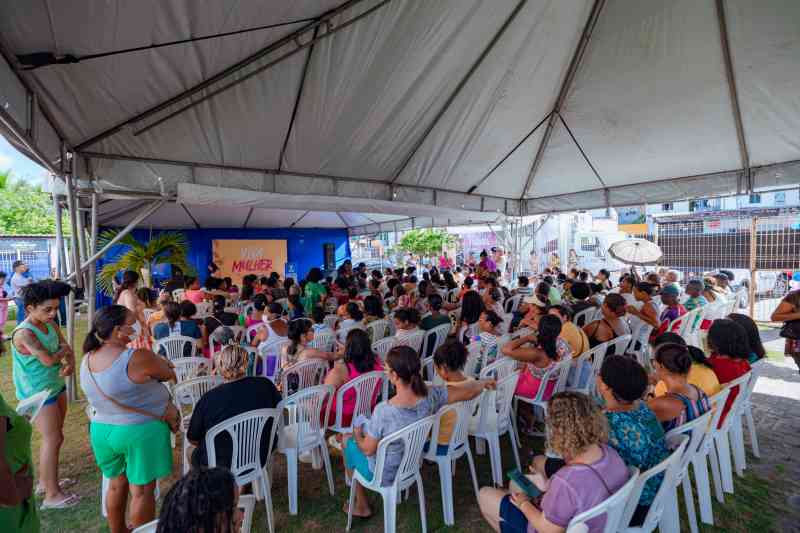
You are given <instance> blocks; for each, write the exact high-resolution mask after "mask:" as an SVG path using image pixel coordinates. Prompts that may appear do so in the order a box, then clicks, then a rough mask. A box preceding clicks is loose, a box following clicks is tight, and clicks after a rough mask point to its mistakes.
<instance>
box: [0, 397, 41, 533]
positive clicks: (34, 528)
mask: <svg viewBox="0 0 800 533" xmlns="http://www.w3.org/2000/svg"><path fill="white" fill-rule="evenodd" d="M0 531H16V532H19V533H39V515H38V514H37V512H36V501H35V500H34V497H33V458H32V457H31V424H30V422H28V421H27V420H26V419H25V417H22V416H20V415H18V414H17V413H16V412H15V411H14V410H13V409H12V408H11V407H9V405H8V404H7V403H6V402H5V400H4V399H3V396H1V395H0Z"/></svg>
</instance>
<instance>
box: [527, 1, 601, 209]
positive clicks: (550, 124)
mask: <svg viewBox="0 0 800 533" xmlns="http://www.w3.org/2000/svg"><path fill="white" fill-rule="evenodd" d="M605 4H606V0H595V1H594V5H592V10H591V12H590V13H589V18H588V19H587V20H586V25H585V26H584V28H583V33H582V34H581V38H580V41H578V46H577V47H576V48H575V52H574V53H573V54H572V59H571V60H570V62H569V67H568V68H567V72H566V74H565V75H564V80H563V81H562V82H561V88H560V89H559V90H558V95H557V96H556V101H555V104H554V105H553V112H552V113H551V114H550V118H549V119H548V120H547V127H546V128H545V130H544V135H543V136H542V141H541V142H540V143H539V148H538V149H537V150H536V156H535V157H534V158H533V163H531V170H530V172H528V178H527V179H526V180H525V187H523V188H522V195H521V196H520V198H519V199H520V200H524V199H525V197H526V196H528V191H530V189H531V186H533V180H534V178H535V176H536V172H537V171H538V170H539V166H540V165H541V164H542V159H544V152H545V150H547V145H548V144H549V143H550V137H552V136H553V130H554V129H555V126H556V120H557V119H558V115H559V114H560V113H561V108H562V107H564V102H566V100H567V96H568V95H569V91H570V89H571V88H572V82H573V81H574V80H575V75H576V74H577V73H578V68H579V67H580V65H581V61H582V59H583V56H584V54H585V52H586V48H587V47H588V45H589V39H590V38H591V36H592V32H593V31H594V28H595V26H596V25H597V20H598V19H599V18H600V12H601V11H602V10H603V7H604V6H605Z"/></svg>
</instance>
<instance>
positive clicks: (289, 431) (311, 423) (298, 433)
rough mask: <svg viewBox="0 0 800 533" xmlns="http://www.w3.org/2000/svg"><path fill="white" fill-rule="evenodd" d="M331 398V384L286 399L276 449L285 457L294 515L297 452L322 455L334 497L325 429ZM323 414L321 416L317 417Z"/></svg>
mask: <svg viewBox="0 0 800 533" xmlns="http://www.w3.org/2000/svg"><path fill="white" fill-rule="evenodd" d="M331 398H333V385H316V386H313V387H305V388H303V389H301V390H299V391H298V392H296V393H294V394H292V395H291V396H289V397H288V398H286V399H285V400H284V401H283V403H284V409H285V410H286V413H287V419H286V421H285V424H284V426H283V428H282V431H281V432H280V434H279V435H278V451H279V452H280V453H282V454H283V455H285V456H286V477H287V478H288V481H289V514H291V515H296V514H297V461H298V458H299V456H300V454H303V453H312V454H313V455H314V457H316V456H317V455H319V454H321V456H322V462H323V464H324V465H325V474H326V475H327V476H328V490H329V491H330V493H331V496H333V472H332V471H331V458H330V455H329V453H328V445H327V443H326V442H325V430H326V429H327V426H328V411H329V410H330V403H331ZM320 414H322V416H320Z"/></svg>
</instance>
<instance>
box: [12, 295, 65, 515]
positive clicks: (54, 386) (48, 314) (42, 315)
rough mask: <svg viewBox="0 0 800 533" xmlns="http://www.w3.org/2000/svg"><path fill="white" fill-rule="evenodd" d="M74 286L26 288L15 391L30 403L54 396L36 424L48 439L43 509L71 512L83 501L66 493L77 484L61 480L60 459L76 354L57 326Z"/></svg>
mask: <svg viewBox="0 0 800 533" xmlns="http://www.w3.org/2000/svg"><path fill="white" fill-rule="evenodd" d="M69 291H70V288H69V285H67V284H66V283H61V282H59V281H51V280H44V281H39V282H36V283H31V284H30V285H28V286H26V287H25V288H24V289H23V290H22V300H23V304H24V306H25V313H26V316H25V320H24V321H23V322H22V323H21V324H19V325H18V326H17V327H16V328H15V329H14V331H13V333H11V353H12V356H13V374H14V387H15V388H16V393H17V399H18V400H26V399H28V398H30V397H31V396H33V395H34V394H37V393H40V392H42V391H48V392H49V396H48V398H47V401H46V402H45V405H44V407H42V409H41V411H40V412H39V414H38V416H37V417H36V419H35V421H34V425H35V426H36V429H37V430H38V431H39V433H40V434H41V435H42V444H41V447H40V449H39V481H40V483H41V488H37V492H40V491H43V492H44V500H43V501H42V509H65V508H67V507H72V506H74V505H77V504H78V497H77V496H76V495H74V494H65V493H64V492H63V489H64V488H65V487H66V486H68V485H70V484H73V482H72V481H71V480H66V479H64V480H61V482H59V478H58V458H59V454H60V452H61V445H62V444H63V442H64V431H63V430H64V418H65V417H66V416H67V398H66V394H65V392H66V385H65V383H64V377H65V376H70V375H72V372H73V371H74V367H75V355H74V354H73V353H72V348H70V346H69V345H68V344H67V341H66V340H64V336H63V335H62V334H61V330H60V329H59V327H58V324H57V323H56V320H55V318H56V313H57V312H58V302H59V299H60V298H63V297H64V296H66V295H68V294H69Z"/></svg>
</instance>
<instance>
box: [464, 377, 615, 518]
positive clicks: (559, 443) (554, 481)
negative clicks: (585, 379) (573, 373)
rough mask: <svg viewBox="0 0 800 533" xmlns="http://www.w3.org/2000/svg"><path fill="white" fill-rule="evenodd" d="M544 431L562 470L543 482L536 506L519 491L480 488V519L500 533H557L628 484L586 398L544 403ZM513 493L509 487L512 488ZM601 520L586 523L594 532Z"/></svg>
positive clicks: (568, 395) (573, 395) (570, 395)
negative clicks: (546, 413) (545, 404)
mask: <svg viewBox="0 0 800 533" xmlns="http://www.w3.org/2000/svg"><path fill="white" fill-rule="evenodd" d="M547 432H548V435H549V447H550V450H551V451H553V452H555V453H556V454H558V455H560V456H561V457H563V458H564V460H565V461H566V465H565V466H564V467H562V468H561V469H559V470H558V472H556V473H555V474H554V475H553V476H552V477H551V478H550V479H549V480H548V482H547V483H546V486H545V487H540V488H544V489H546V491H545V493H544V495H543V496H542V497H541V501H540V502H534V501H532V500H531V499H530V498H529V497H528V496H527V495H525V494H524V493H521V492H510V491H507V490H501V489H496V488H493V487H483V488H482V489H481V491H480V495H479V497H478V503H479V504H480V508H481V514H483V517H484V518H485V519H486V521H487V522H488V523H489V525H490V526H491V527H492V528H493V529H494V530H495V531H501V532H502V533H511V532H514V533H536V532H538V533H562V532H563V531H565V530H566V529H567V526H568V525H569V522H570V520H572V518H573V517H575V516H577V515H579V514H580V513H582V512H584V511H587V510H589V509H591V508H592V507H594V506H596V505H597V504H599V503H601V502H602V501H604V500H605V499H606V498H608V497H609V496H611V495H612V494H614V493H615V492H616V491H617V490H619V489H620V487H622V486H623V485H624V484H625V482H627V481H628V477H629V473H628V468H627V467H626V466H625V463H624V462H623V460H622V459H621V458H620V456H619V455H618V454H617V452H616V451H614V449H613V448H611V447H609V446H608V444H607V442H608V421H607V419H606V417H605V416H604V415H603V413H602V411H601V410H600V408H599V407H598V406H597V405H596V404H595V403H594V402H593V401H592V400H591V399H590V398H589V397H588V396H586V395H584V394H580V393H577V392H560V393H558V394H555V395H553V397H552V398H551V399H550V403H549V408H548V416H547ZM512 489H513V487H512ZM605 520H606V518H605V515H602V516H598V517H595V518H593V519H591V520H589V521H588V522H587V525H588V526H589V533H600V532H602V531H603V527H604V526H605Z"/></svg>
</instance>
